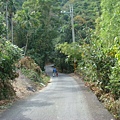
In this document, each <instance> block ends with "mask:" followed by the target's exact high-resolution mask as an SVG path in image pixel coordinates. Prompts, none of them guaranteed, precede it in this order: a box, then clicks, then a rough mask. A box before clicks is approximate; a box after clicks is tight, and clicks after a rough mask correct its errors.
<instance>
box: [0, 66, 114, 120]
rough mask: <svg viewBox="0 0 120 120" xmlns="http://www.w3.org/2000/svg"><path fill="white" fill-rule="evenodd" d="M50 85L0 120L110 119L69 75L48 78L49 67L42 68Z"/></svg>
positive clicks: (22, 102) (83, 87) (94, 99)
mask: <svg viewBox="0 0 120 120" xmlns="http://www.w3.org/2000/svg"><path fill="white" fill-rule="evenodd" d="M46 71H47V73H48V74H49V75H50V76H51V83H49V85H48V86H47V87H46V88H44V89H43V90H41V91H40V92H39V93H38V94H36V95H34V96H31V97H29V98H27V99H26V100H22V101H18V102H16V103H15V104H14V105H13V106H12V107H10V108H9V109H8V110H7V111H5V112H4V113H3V114H0V120H114V119H113V117H112V115H111V114H110V113H109V112H108V111H107V110H106V109H105V108H104V107H103V105H102V104H101V103H100V102H99V101H98V100H97V98H96V96H95V95H94V94H93V93H92V92H91V91H90V90H89V89H88V88H86V87H85V86H84V84H83V82H82V81H80V84H79V85H78V84H77V82H76V81H75V80H74V79H73V78H72V77H70V76H68V75H65V74H61V73H59V76H58V77H52V67H51V66H47V67H46Z"/></svg>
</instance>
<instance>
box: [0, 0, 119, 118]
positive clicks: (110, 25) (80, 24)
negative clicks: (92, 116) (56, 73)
mask: <svg viewBox="0 0 120 120" xmlns="http://www.w3.org/2000/svg"><path fill="white" fill-rule="evenodd" d="M70 5H73V8H74V13H73V15H74V30H75V42H73V40H72V30H71V29H72V26H71V16H70V8H69V7H70ZM61 11H64V12H61ZM63 13H64V14H63ZM23 56H30V57H31V58H32V59H33V60H34V61H35V62H36V63H37V65H39V66H40V67H41V69H42V71H44V66H45V64H46V63H48V62H52V63H55V65H56V66H57V67H58V68H59V70H60V71H61V72H66V73H70V72H75V73H76V74H79V75H80V76H82V77H83V79H84V81H86V83H87V85H88V86H89V87H90V88H91V89H92V90H94V91H95V94H96V95H97V96H98V98H99V99H100V100H101V101H102V102H104V104H105V106H106V107H107V108H108V110H110V111H112V114H113V115H114V116H115V117H116V119H120V74H119V73H120V72H119V71H120V1H119V0H114V1H113V0H109V1H106V0H79V1H78V0H21V1H19V0H0V85H1V86H2V87H1V88H2V89H0V94H1V95H0V99H1V100H2V99H6V98H7V95H6V93H9V90H7V88H6V86H5V84H6V82H9V80H10V79H14V78H15V77H16V67H15V63H17V61H18V60H20V59H21V58H22V57H23ZM74 62H75V64H74ZM74 65H75V66H76V67H75V68H74ZM6 91H7V92H6ZM106 98H107V99H106ZM108 101H109V102H108Z"/></svg>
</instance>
